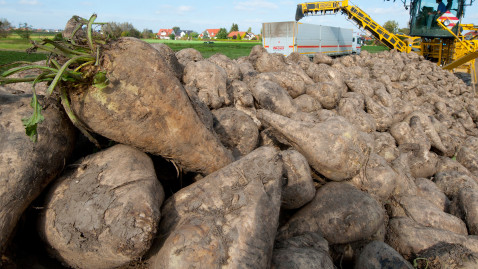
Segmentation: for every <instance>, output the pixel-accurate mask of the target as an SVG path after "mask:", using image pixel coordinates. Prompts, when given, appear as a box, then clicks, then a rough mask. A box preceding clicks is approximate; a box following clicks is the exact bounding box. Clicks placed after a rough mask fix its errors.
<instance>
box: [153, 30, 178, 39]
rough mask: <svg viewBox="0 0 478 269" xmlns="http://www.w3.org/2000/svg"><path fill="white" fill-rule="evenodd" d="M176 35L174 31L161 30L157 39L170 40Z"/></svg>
mask: <svg viewBox="0 0 478 269" xmlns="http://www.w3.org/2000/svg"><path fill="white" fill-rule="evenodd" d="M171 34H174V31H173V29H159V31H158V33H157V34H156V37H157V38H159V39H170V38H169V36H170V35H171Z"/></svg>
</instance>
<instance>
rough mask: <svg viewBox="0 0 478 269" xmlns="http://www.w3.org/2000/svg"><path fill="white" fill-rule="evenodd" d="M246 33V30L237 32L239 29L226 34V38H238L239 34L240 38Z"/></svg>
mask: <svg viewBox="0 0 478 269" xmlns="http://www.w3.org/2000/svg"><path fill="white" fill-rule="evenodd" d="M245 35H246V32H239V31H233V32H230V33H229V34H228V35H227V38H231V39H239V36H240V37H241V39H242V38H244V36H245Z"/></svg>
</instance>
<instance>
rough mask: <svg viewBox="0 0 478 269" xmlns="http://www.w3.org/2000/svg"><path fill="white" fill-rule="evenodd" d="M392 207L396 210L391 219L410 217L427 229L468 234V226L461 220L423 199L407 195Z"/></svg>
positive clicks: (392, 204)
mask: <svg viewBox="0 0 478 269" xmlns="http://www.w3.org/2000/svg"><path fill="white" fill-rule="evenodd" d="M395 201H396V202H397V203H395ZM390 207H391V208H394V210H393V211H394V212H393V213H392V214H391V217H409V218H411V219H413V220H414V221H415V222H417V223H418V224H421V225H423V226H426V227H433V228H437V229H441V230H447V231H450V232H453V233H456V234H462V235H467V234H468V231H467V229H466V225H465V223H464V222H463V221H462V220H461V219H459V218H457V217H455V216H453V215H450V214H447V213H445V212H443V211H441V209H440V208H438V207H436V206H435V205H434V204H433V203H431V202H429V201H428V200H425V199H423V198H422V197H419V196H412V195H405V196H402V197H399V198H396V199H395V200H394V202H393V203H391V205H390Z"/></svg>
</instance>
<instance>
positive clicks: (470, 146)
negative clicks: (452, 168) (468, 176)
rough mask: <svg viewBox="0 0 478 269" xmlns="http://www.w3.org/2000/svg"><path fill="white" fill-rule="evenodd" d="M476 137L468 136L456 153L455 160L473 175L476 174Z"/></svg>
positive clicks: (477, 139) (477, 160)
mask: <svg viewBox="0 0 478 269" xmlns="http://www.w3.org/2000/svg"><path fill="white" fill-rule="evenodd" d="M477 149H478V138H477V137H474V136H470V137H468V138H467V139H466V140H465V142H464V143H463V145H462V146H461V147H460V149H459V150H458V152H457V153H456V160H457V161H458V162H460V163H461V164H462V165H463V166H465V167H466V168H467V169H468V170H469V171H470V172H471V173H472V174H473V175H474V176H478V152H477Z"/></svg>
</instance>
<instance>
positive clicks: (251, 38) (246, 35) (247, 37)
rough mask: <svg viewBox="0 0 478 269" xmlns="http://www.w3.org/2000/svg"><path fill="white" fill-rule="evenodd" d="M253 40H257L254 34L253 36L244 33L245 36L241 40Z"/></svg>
mask: <svg viewBox="0 0 478 269" xmlns="http://www.w3.org/2000/svg"><path fill="white" fill-rule="evenodd" d="M254 38H256V39H257V36H256V35H255V34H253V33H246V34H245V35H244V38H243V39H246V40H253V39H254Z"/></svg>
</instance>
